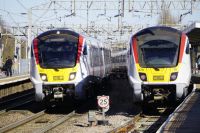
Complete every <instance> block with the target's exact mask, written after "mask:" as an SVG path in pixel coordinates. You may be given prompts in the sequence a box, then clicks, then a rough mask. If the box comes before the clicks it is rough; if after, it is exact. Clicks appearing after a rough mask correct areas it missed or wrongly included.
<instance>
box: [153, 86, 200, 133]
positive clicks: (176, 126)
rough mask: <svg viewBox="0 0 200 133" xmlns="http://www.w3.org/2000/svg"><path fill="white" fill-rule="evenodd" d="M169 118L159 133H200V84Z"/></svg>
mask: <svg viewBox="0 0 200 133" xmlns="http://www.w3.org/2000/svg"><path fill="white" fill-rule="evenodd" d="M195 86H196V89H195V88H194V90H193V92H191V93H190V95H188V96H187V98H186V99H185V100H184V101H183V103H182V104H181V105H179V106H178V107H177V108H176V110H175V111H174V112H173V113H172V114H171V115H170V116H169V118H168V119H167V120H166V122H165V123H164V124H163V125H162V126H161V127H160V129H159V130H158V131H157V133H169V132H176V133H199V132H200V84H195Z"/></svg>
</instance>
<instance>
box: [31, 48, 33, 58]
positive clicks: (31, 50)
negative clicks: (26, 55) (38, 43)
mask: <svg viewBox="0 0 200 133" xmlns="http://www.w3.org/2000/svg"><path fill="white" fill-rule="evenodd" d="M31 57H33V46H31Z"/></svg>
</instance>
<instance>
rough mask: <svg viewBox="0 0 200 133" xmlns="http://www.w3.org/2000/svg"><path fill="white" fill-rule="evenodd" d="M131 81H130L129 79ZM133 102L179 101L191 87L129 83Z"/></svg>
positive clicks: (184, 85)
mask: <svg viewBox="0 0 200 133" xmlns="http://www.w3.org/2000/svg"><path fill="white" fill-rule="evenodd" d="M130 80H131V79H130ZM131 83H132V84H131V86H132V88H133V98H134V102H155V101H179V100H181V99H183V98H185V97H186V96H187V94H188V93H189V92H191V91H192V89H193V85H192V84H191V85H188V84H186V83H178V84H142V83H138V82H137V83H134V82H131Z"/></svg>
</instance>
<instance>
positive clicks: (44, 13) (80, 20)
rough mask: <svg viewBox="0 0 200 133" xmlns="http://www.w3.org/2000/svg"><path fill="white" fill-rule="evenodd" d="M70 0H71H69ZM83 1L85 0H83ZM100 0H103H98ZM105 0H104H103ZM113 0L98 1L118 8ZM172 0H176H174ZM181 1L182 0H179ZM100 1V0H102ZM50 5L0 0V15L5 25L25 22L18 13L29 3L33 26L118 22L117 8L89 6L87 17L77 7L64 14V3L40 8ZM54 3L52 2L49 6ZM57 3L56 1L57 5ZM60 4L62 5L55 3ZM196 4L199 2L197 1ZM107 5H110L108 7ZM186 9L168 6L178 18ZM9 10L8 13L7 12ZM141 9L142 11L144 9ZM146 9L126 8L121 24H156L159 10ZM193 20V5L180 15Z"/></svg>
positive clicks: (196, 13)
mask: <svg viewBox="0 0 200 133" xmlns="http://www.w3.org/2000/svg"><path fill="white" fill-rule="evenodd" d="M70 1H71V0H70ZM83 1H87V0H83ZM93 1H94V3H92V6H93V7H94V8H95V6H100V5H95V1H100V0H93ZM101 1H104V0H101ZM107 1H108V0H107ZM110 1H112V2H113V4H112V5H101V7H102V9H103V8H104V7H105V6H113V8H118V2H119V1H118V0H110ZM126 1H127V0H126ZM147 1H148V0H147ZM174 1H176V0H174ZM179 1H180V0H179ZM182 1H183V0H182ZM42 3H46V4H44V5H42V7H38V6H37V5H41V4H42ZM102 3H103V2H102ZM199 3H200V2H199ZM48 6H50V0H0V15H1V18H2V19H3V20H5V21H6V23H7V24H8V25H9V26H17V25H20V26H27V25H28V15H27V14H23V15H22V14H21V13H27V10H28V9H30V8H31V7H32V8H33V7H34V9H32V12H33V16H32V22H33V25H37V26H46V27H47V26H50V25H54V26H58V27H59V26H60V27H63V26H69V25H73V24H74V25H87V22H88V25H107V26H115V27H117V26H118V17H114V16H116V15H117V14H118V11H117V10H109V11H106V12H105V11H104V10H99V11H94V10H89V12H88V13H89V16H88V21H87V11H83V10H77V11H76V16H75V17H72V16H70V17H67V16H69V15H70V14H71V9H69V7H71V6H70V5H68V7H67V9H66V10H41V9H45V8H48ZM53 6H54V5H53V4H52V5H51V7H53ZM57 6H58V5H57ZM59 6H62V5H59ZM76 6H77V7H76V8H82V7H83V6H85V5H84V4H80V5H76ZM199 6H200V5H199ZM36 7H38V8H40V10H36ZM110 8H111V7H110ZM188 11H189V10H171V12H172V14H173V15H174V16H175V17H176V18H177V19H179V18H180V15H181V14H183V13H186V12H188ZM8 12H9V13H8ZM144 12H145V13H144ZM147 12H150V11H149V10H146V9H144V10H140V11H139V12H128V11H125V16H124V17H123V18H122V24H123V25H132V26H133V25H144V27H145V26H152V25H156V24H157V21H158V17H159V15H158V14H159V11H153V12H155V13H153V14H151V16H150V14H149V13H147ZM194 21H200V10H199V9H196V8H194V9H193V12H192V14H187V15H185V16H183V17H182V23H181V24H183V25H187V24H191V23H192V22H194Z"/></svg>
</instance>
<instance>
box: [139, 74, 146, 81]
mask: <svg viewBox="0 0 200 133" xmlns="http://www.w3.org/2000/svg"><path fill="white" fill-rule="evenodd" d="M139 76H140V79H141V80H142V81H147V75H146V74H145V73H139Z"/></svg>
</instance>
